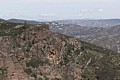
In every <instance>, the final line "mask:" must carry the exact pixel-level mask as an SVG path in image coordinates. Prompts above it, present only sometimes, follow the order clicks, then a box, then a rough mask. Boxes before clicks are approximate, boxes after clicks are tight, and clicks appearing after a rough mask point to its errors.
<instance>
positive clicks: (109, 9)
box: [0, 0, 120, 20]
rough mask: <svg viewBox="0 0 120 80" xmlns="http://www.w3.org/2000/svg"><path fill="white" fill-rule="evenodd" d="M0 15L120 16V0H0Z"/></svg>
mask: <svg viewBox="0 0 120 80" xmlns="http://www.w3.org/2000/svg"><path fill="white" fill-rule="evenodd" d="M0 17H1V18H4V19H10V18H19V19H33V20H55V19H102V18H120V0H0Z"/></svg>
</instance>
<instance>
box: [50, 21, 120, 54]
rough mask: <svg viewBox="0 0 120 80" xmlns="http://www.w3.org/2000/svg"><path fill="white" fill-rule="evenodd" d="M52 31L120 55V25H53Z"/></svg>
mask: <svg viewBox="0 0 120 80" xmlns="http://www.w3.org/2000/svg"><path fill="white" fill-rule="evenodd" d="M50 25H51V27H50V30H51V31H52V32H55V33H60V34H64V35H67V36H71V37H75V38H78V39H80V40H82V41H85V42H89V43H91V44H95V45H98V46H100V47H103V48H107V49H110V50H113V51H116V52H118V53H120V44H119V43H120V37H119V36H120V25H115V26H109V27H91V26H81V25H76V24H62V23H57V22H56V23H54V22H53V23H51V24H50Z"/></svg>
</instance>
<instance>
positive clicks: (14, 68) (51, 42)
mask: <svg viewBox="0 0 120 80" xmlns="http://www.w3.org/2000/svg"><path fill="white" fill-rule="evenodd" d="M20 29H23V30H22V31H23V32H22V33H21V34H17V35H15V36H1V38H0V79H2V80H105V79H106V80H119V79H120V77H119V75H120V72H119V69H120V67H119V66H120V65H119V64H120V63H119V62H120V55H119V54H113V53H112V51H109V50H106V49H103V48H99V47H98V48H97V47H94V46H93V45H91V44H89V45H88V44H87V43H84V42H81V41H79V40H77V39H75V38H71V37H67V36H64V35H61V34H55V33H52V32H51V31H50V30H49V26H48V25H46V24H42V25H31V26H29V27H28V28H26V29H25V28H20ZM94 48H95V49H94ZM102 51H104V52H102Z"/></svg>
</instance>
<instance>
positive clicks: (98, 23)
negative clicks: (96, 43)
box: [55, 19, 120, 27]
mask: <svg viewBox="0 0 120 80" xmlns="http://www.w3.org/2000/svg"><path fill="white" fill-rule="evenodd" d="M55 22H59V23H63V24H76V25H81V26H90V27H109V26H114V25H120V19H98V20H92V19H91V20H90V19H83V20H58V21H55Z"/></svg>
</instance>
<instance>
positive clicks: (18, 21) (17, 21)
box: [0, 18, 44, 24]
mask: <svg viewBox="0 0 120 80" xmlns="http://www.w3.org/2000/svg"><path fill="white" fill-rule="evenodd" d="M0 21H7V22H12V23H24V22H26V23H27V24H42V23H44V21H41V22H40V21H35V20H24V19H8V20H5V19H1V18H0Z"/></svg>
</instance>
